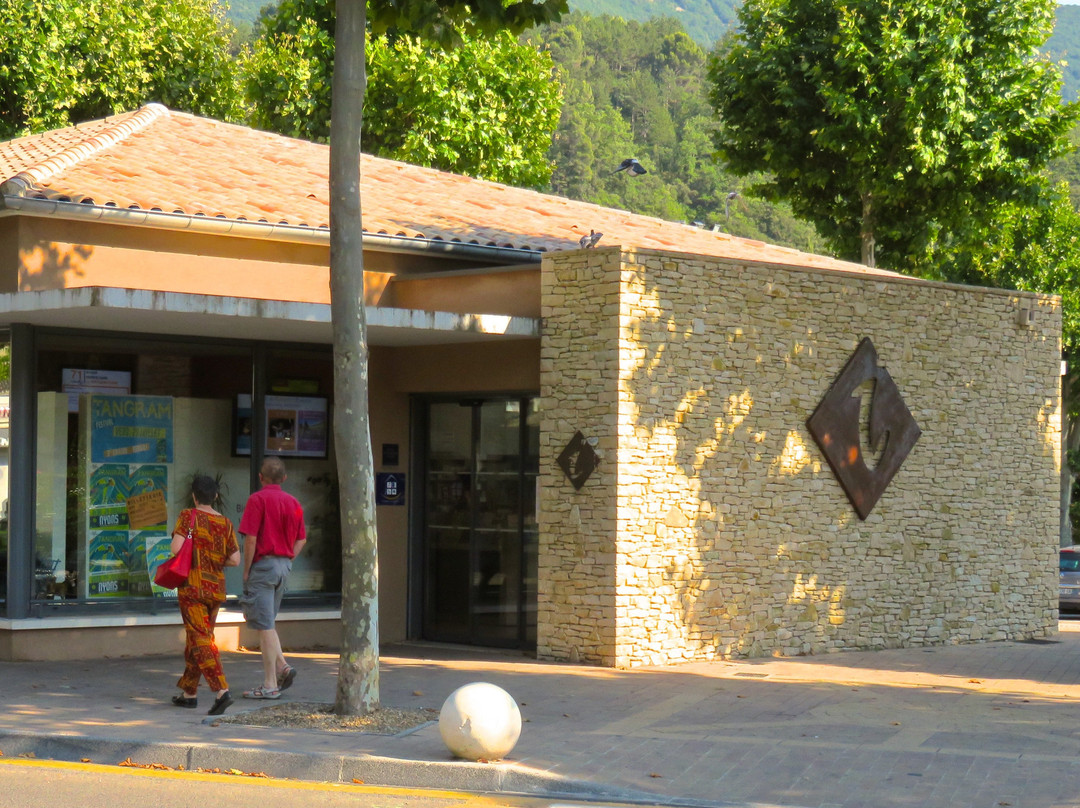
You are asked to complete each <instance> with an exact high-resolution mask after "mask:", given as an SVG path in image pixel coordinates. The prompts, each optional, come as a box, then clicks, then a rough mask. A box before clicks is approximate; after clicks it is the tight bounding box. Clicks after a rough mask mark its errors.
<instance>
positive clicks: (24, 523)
mask: <svg viewBox="0 0 1080 808" xmlns="http://www.w3.org/2000/svg"><path fill="white" fill-rule="evenodd" d="M36 375H37V349H36V335H35V332H34V327H33V326H31V325H25V324H15V325H12V326H11V416H10V421H9V423H10V435H11V438H10V442H9V447H10V448H9V451H10V468H9V477H8V479H9V484H8V575H7V616H8V617H9V618H11V619H16V620H17V619H21V618H26V617H29V616H30V597H31V594H32V587H31V583H32V581H33V580H34V522H35V516H36V514H35V494H36V492H35V490H34V479H35V478H36V474H35V470H34V462H35V460H34V458H35V450H36V446H35V435H36V434H37V400H36V395H35V392H34V391H35V384H34V379H35V377H36Z"/></svg>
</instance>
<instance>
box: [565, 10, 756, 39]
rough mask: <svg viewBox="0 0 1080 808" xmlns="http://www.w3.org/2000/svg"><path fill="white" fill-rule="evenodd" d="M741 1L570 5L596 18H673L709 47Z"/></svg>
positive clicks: (731, 20)
mask: <svg viewBox="0 0 1080 808" xmlns="http://www.w3.org/2000/svg"><path fill="white" fill-rule="evenodd" d="M741 5H742V0H679V2H676V0H570V8H571V9H573V10H574V11H581V12H584V13H585V14H588V15H590V16H593V17H599V16H602V15H605V14H607V15H611V16H612V17H622V18H623V19H624V20H636V21H638V22H644V21H646V20H651V19H653V18H654V17H674V18H675V19H676V20H678V21H679V22H680V23H681V24H682V27H683V29H684V30H685V31H686V32H687V33H688V34H689V35H690V37H691V38H692V39H693V40H694V41H695V42H697V43H698V44H699V45H701V46H702V47H705V48H708V47H711V46H712V44H713V43H714V42H715V41H716V40H718V39H719V38H720V37H721V36H723V35H724V33H726V32H727V30H728V29H729V28H731V27H732V26H733V25H734V24H735V22H736V18H735V14H736V11H737V10H738V8H739V6H741Z"/></svg>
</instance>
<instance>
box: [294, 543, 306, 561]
mask: <svg viewBox="0 0 1080 808" xmlns="http://www.w3.org/2000/svg"><path fill="white" fill-rule="evenodd" d="M305 544H307V539H297V540H296V543H295V544H293V546H292V554H293V558H296V557H297V556H298V555H300V551H301V550H303V549H304V545H305Z"/></svg>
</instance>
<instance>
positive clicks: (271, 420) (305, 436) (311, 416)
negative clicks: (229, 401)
mask: <svg viewBox="0 0 1080 808" xmlns="http://www.w3.org/2000/svg"><path fill="white" fill-rule="evenodd" d="M263 406H264V408H265V419H264V423H265V432H264V434H263V453H264V454H268V455H279V456H280V457H319V458H322V457H326V456H327V447H328V445H329V439H330V421H329V408H328V403H327V399H326V397H325V396H266V397H265V398H264V399H263ZM234 412H235V414H234V417H233V454H234V455H237V456H239V457H247V456H249V455H250V454H251V446H252V444H251V440H252V436H253V432H254V428H255V422H254V418H253V417H252V409H251V396H250V395H248V394H246V393H241V394H240V395H238V396H237V397H236V406H235V410H234Z"/></svg>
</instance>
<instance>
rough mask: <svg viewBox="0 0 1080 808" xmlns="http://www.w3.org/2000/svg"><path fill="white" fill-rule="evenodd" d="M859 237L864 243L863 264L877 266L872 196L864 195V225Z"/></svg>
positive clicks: (861, 227)
mask: <svg viewBox="0 0 1080 808" xmlns="http://www.w3.org/2000/svg"><path fill="white" fill-rule="evenodd" d="M859 237H860V240H861V242H862V263H863V265H864V266H868V267H872V266H876V265H877V259H876V258H875V257H874V250H875V248H876V247H877V241H876V239H875V237H874V197H873V195H872V194H869V193H864V194H862V225H861V226H860V228H859Z"/></svg>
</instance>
